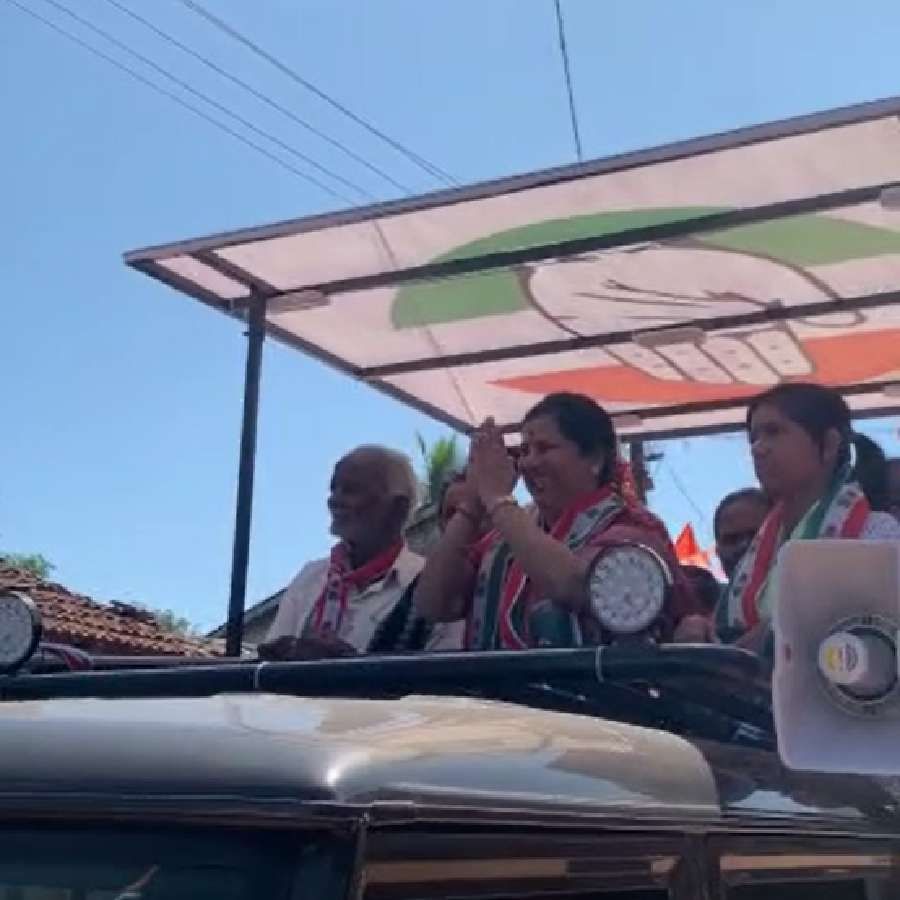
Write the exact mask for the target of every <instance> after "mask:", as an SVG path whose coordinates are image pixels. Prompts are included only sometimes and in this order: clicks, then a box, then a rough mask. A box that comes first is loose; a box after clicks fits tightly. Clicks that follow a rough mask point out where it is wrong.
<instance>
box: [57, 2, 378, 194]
mask: <svg viewBox="0 0 900 900" xmlns="http://www.w3.org/2000/svg"><path fill="white" fill-rule="evenodd" d="M44 3H47V4H49V5H50V6H52V7H53V8H54V9H56V10H58V11H59V12H61V13H64V14H65V15H67V16H69V17H70V18H71V19H74V20H75V21H76V22H78V24H79V25H81V26H82V27H84V28H87V29H89V30H90V31H92V32H94V34H97V35H99V36H100V37H102V38H103V39H104V40H107V41H109V42H110V43H111V44H113V45H114V46H115V47H118V48H119V49H120V50H123V51H124V52H125V53H128V54H129V55H130V56H133V57H134V58H135V59H137V60H140V62H142V63H143V64H144V65H145V66H148V67H150V68H151V69H153V70H154V71H155V72H159V74H160V75H162V76H163V77H164V78H168V79H169V81H171V82H173V83H174V84H176V85H178V87H180V88H181V89H182V90H184V91H187V92H188V93H189V94H192V95H193V96H194V97H197V98H198V99H200V100H203V102H204V103H208V104H209V105H210V106H212V107H213V108H214V109H217V110H219V112H221V113H224V114H225V115H226V116H228V117H229V118H231V119H233V120H234V121H236V122H238V123H239V124H241V125H242V126H243V127H244V128H246V129H248V130H249V131H252V132H253V133H254V134H256V135H259V136H260V137H262V138H265V139H266V140H268V141H271V142H272V143H273V144H275V145H276V146H278V147H280V148H281V149H282V150H285V151H287V152H288V153H290V154H291V155H293V156H296V157H297V158H298V159H302V160H303V161H304V162H305V163H307V164H308V165H310V166H312V167H313V168H314V169H316V170H318V171H319V172H321V173H322V174H323V175H327V176H328V177H329V178H333V179H334V180H335V181H337V182H339V183H340V184H342V185H344V187H347V188H350V189H351V190H352V191H355V192H356V193H357V194H359V195H360V196H362V197H364V198H366V199H368V200H375V199H376V198H375V197H373V196H372V194H370V193H369V192H368V191H367V190H366V189H365V188H362V187H360V186H359V185H358V184H354V183H353V182H352V181H350V180H349V179H347V178H344V176H343V175H340V174H339V173H337V172H335V171H333V170H332V169H329V168H328V167H327V166H323V165H322V164H321V163H319V162H316V160H314V159H313V158H312V157H310V156H307V155H306V154H305V153H303V152H302V151H300V150H298V149H297V148H296V147H292V146H291V145H290V144H288V143H286V142H285V141H283V140H281V139H280V138H279V137H277V136H276V135H274V134H271V133H270V132H268V131H264V130H263V129H262V128H258V127H257V126H256V125H254V124H253V123H252V122H251V121H249V120H248V119H245V118H244V117H243V116H241V115H239V114H238V113H236V112H233V111H232V110H230V109H229V108H228V107H227V106H225V105H224V104H222V103H219V101H218V100H215V99H213V98H212V97H210V96H209V95H208V94H204V93H203V92H202V91H199V90H197V89H196V88H194V87H192V86H191V85H190V84H188V83H187V82H186V81H184V79H182V78H178V77H177V76H176V75H173V74H172V73H171V72H169V71H168V70H166V69H165V68H164V67H163V66H161V65H159V64H158V63H156V62H154V61H153V60H152V59H150V58H149V57H148V56H145V55H144V54H143V53H141V52H139V51H138V50H135V49H134V48H133V47H129V46H128V44H126V43H125V42H124V41H121V40H119V39H118V38H117V37H115V35H112V34H110V33H109V32H108V31H105V30H104V29H103V28H100V27H99V26H98V25H95V24H94V23H93V22H90V21H89V20H88V19H85V18H84V17H83V16H80V15H79V14H78V13H77V12H75V11H74V10H72V9H70V8H69V7H67V6H66V5H65V4H64V3H60V2H59V0H44ZM351 202H352V201H351Z"/></svg>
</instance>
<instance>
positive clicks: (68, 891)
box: [0, 826, 349, 900]
mask: <svg viewBox="0 0 900 900" xmlns="http://www.w3.org/2000/svg"><path fill="white" fill-rule="evenodd" d="M348 870H349V862H348V860H347V857H346V855H345V854H344V853H343V852H342V845H341V844H339V843H338V841H337V840H334V839H331V838H323V837H322V836H317V835H310V834H305V833H298V832H291V833H284V832H272V831H257V832H254V833H252V834H247V833H240V832H234V831H231V830H225V829H220V830H217V831H209V830H205V831H196V830H187V829H185V830H181V829H173V828H160V829H140V830H127V829H116V830H110V829H85V828H78V829H75V828H57V827H47V826H41V828H40V829H38V828H34V829H14V830H7V829H4V830H2V831H0V900H205V898H209V900H243V898H247V900H250V898H304V897H307V896H309V897H315V898H316V900H318V898H336V897H339V896H341V895H342V894H343V888H344V882H345V879H346V877H347V872H348Z"/></svg>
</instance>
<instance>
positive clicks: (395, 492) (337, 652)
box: [259, 446, 459, 660]
mask: <svg viewBox="0 0 900 900" xmlns="http://www.w3.org/2000/svg"><path fill="white" fill-rule="evenodd" d="M417 493H418V481H417V479H416V475H415V472H414V471H413V468H412V465H411V464H410V462H409V459H408V458H407V457H406V456H404V455H403V454H402V453H398V452H397V451H395V450H389V449H388V448H386V447H375V446H363V447H357V448H356V449H355V450H353V451H351V452H350V453H348V454H347V455H346V456H345V457H343V458H342V459H341V460H339V461H338V463H337V465H335V467H334V474H333V475H332V478H331V486H330V493H329V496H328V509H329V511H330V512H331V533H332V534H333V535H334V536H335V537H337V538H338V543H337V544H336V545H335V546H334V548H333V549H332V551H331V555H330V557H329V558H327V559H320V560H315V561H314V562H311V563H308V564H307V565H306V566H304V567H303V569H302V570H301V571H300V574H299V575H298V576H297V577H296V578H295V579H294V580H293V582H291V584H290V585H289V586H288V588H287V590H286V591H285V593H284V596H283V597H282V598H281V603H280V604H279V607H278V612H277V613H276V615H275V621H274V622H273V623H272V627H271V629H270V630H269V634H268V636H267V638H266V642H265V643H264V644H261V645H260V647H259V654H260V656H262V657H264V658H267V659H282V660H284V659H319V658H323V657H335V656H349V655H354V654H357V653H385V652H398V651H410V650H451V649H458V644H459V641H458V631H454V630H453V629H448V628H438V627H434V626H430V625H428V624H427V623H426V622H425V621H424V620H423V619H421V618H419V617H418V616H417V615H416V613H415V610H414V608H413V605H412V594H413V590H414V585H415V581H416V578H417V577H418V575H419V572H420V571H421V569H422V565H423V562H424V561H423V560H422V558H421V557H419V556H416V555H415V554H414V553H412V552H411V551H410V550H409V548H408V547H407V546H406V544H405V542H404V540H403V532H404V528H405V526H406V523H407V521H408V520H409V516H410V513H411V512H412V510H413V509H414V507H415V505H416V496H417ZM454 644H455V645H456V646H454Z"/></svg>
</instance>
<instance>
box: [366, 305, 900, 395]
mask: <svg viewBox="0 0 900 900" xmlns="http://www.w3.org/2000/svg"><path fill="white" fill-rule="evenodd" d="M892 303H900V290H897V291H887V292H885V293H883V294H865V295H863V296H861V297H846V298H842V299H840V300H823V301H821V302H819V303H804V304H794V305H787V306H770V307H767V308H766V309H760V310H755V311H754V312H750V313H739V314H736V315H730V316H711V317H709V318H706V319H684V321H680V322H671V323H669V324H666V325H656V326H653V327H651V328H639V329H629V330H628V331H610V332H607V333H605V334H592V335H584V336H581V337H569V338H563V339H560V340H554V341H540V342H538V343H534V344H514V345H513V346H511V347H499V348H497V349H495V350H474V351H472V352H470V353H454V354H449V355H447V356H439V357H428V358H421V359H411V360H408V361H407V362H400V363H392V364H390V365H384V366H370V367H369V368H364V369H361V370H359V374H360V377H362V378H367V379H368V378H393V377H396V376H397V375H408V374H411V373H413V372H430V371H434V370H436V369H451V368H458V367H461V366H472V365H481V364H482V363H490V362H504V361H505V360H511V359H526V358H530V357H533V356H549V355H551V354H557V353H570V352H572V351H575V350H589V349H592V348H596V347H612V346H615V345H617V344H629V343H632V342H633V341H634V339H635V337H636V336H637V335H639V334H640V335H651V334H656V333H664V332H667V331H672V330H673V329H678V328H699V329H701V330H702V331H705V332H715V331H725V330H726V329H733V328H743V327H746V326H750V325H765V324H768V323H770V322H790V321H792V320H794V319H809V318H813V317H815V316H826V315H834V314H836V313H842V312H855V311H857V310H863V309H878V308H879V307H881V306H890V305H891V304H892Z"/></svg>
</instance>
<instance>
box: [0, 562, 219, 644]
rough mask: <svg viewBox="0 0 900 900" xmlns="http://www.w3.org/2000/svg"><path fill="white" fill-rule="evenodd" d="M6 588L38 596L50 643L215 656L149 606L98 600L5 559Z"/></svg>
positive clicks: (1, 572)
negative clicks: (160, 621)
mask: <svg viewBox="0 0 900 900" xmlns="http://www.w3.org/2000/svg"><path fill="white" fill-rule="evenodd" d="M4 589H5V590H18V591H22V592H23V593H26V594H28V595H29V596H30V597H31V599H32V600H34V602H35V603H36V604H37V607H38V609H39V610H40V611H41V618H42V619H43V623H44V640H47V641H53V642H57V643H60V644H69V645H72V646H75V647H81V648H82V649H85V650H93V651H94V652H99V653H110V654H121V655H133V656H209V655H213V654H212V652H211V650H210V648H209V647H208V646H206V645H204V644H203V643H201V642H200V641H197V640H192V639H190V638H185V637H182V636H181V635H177V634H171V633H170V632H167V631H163V629H161V628H160V627H159V625H157V624H156V622H155V620H154V619H153V616H152V614H150V613H147V612H146V611H145V610H140V609H137V608H136V607H133V606H129V605H128V604H125V603H114V604H111V605H106V604H102V603H98V602H97V601H96V600H92V599H91V598H90V597H86V596H84V595H83V594H76V593H74V592H73V591H70V590H69V589H68V588H66V587H64V586H63V585H61V584H57V583H55V582H52V581H43V580H42V579H40V578H38V577H37V576H35V575H33V574H32V573H31V572H27V571H25V570H23V569H19V568H16V567H15V566H9V565H6V564H4V563H3V561H2V560H0V590H4Z"/></svg>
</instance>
